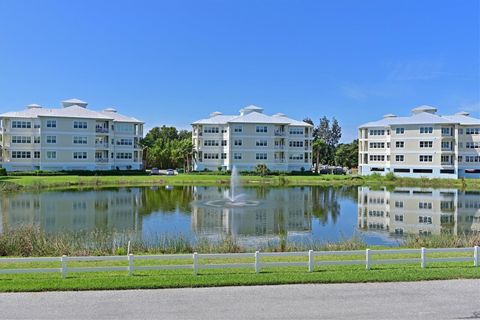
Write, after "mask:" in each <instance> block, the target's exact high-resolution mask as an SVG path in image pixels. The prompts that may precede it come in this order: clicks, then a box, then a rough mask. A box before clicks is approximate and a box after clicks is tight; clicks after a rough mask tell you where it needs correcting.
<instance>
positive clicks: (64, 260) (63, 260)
mask: <svg viewBox="0 0 480 320" xmlns="http://www.w3.org/2000/svg"><path fill="white" fill-rule="evenodd" d="M60 261H61V263H62V269H61V270H62V278H66V277H67V256H66V255H63V256H62V257H61V258H60Z"/></svg>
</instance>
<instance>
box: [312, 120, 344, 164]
mask: <svg viewBox="0 0 480 320" xmlns="http://www.w3.org/2000/svg"><path fill="white" fill-rule="evenodd" d="M308 120H309V121H311V119H309V118H306V119H305V120H304V121H305V122H308ZM308 123H310V122H308ZM312 124H313V122H312ZM341 137H342V128H341V127H340V124H339V123H338V121H337V119H335V118H333V120H332V123H331V125H330V120H329V119H328V118H327V117H326V116H323V117H322V118H321V119H320V122H319V123H318V126H317V127H315V128H314V129H313V145H312V146H313V154H314V159H313V161H314V163H315V164H316V171H317V172H318V166H319V165H320V164H328V165H333V164H334V163H335V149H336V147H337V146H338V143H339V141H340V138H341ZM319 140H322V141H323V142H318V141H319Z"/></svg>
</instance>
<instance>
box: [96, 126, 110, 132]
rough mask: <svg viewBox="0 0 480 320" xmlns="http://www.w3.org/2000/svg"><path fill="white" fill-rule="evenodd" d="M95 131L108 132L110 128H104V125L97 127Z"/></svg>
mask: <svg viewBox="0 0 480 320" xmlns="http://www.w3.org/2000/svg"><path fill="white" fill-rule="evenodd" d="M95 132H99V133H108V128H104V127H95Z"/></svg>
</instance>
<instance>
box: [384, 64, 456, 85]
mask: <svg viewBox="0 0 480 320" xmlns="http://www.w3.org/2000/svg"><path fill="white" fill-rule="evenodd" d="M387 69H389V71H388V74H387V80H390V81H412V80H420V81H422V80H431V79H435V78H438V77H441V76H444V75H448V74H449V73H448V72H446V71H445V64H444V63H443V62H441V61H439V60H414V61H406V62H394V63H387Z"/></svg>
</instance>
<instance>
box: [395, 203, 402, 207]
mask: <svg viewBox="0 0 480 320" xmlns="http://www.w3.org/2000/svg"><path fill="white" fill-rule="evenodd" d="M395 208H403V201H395Z"/></svg>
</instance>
